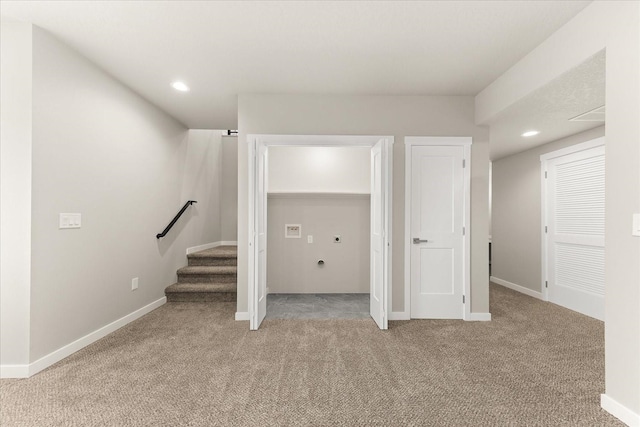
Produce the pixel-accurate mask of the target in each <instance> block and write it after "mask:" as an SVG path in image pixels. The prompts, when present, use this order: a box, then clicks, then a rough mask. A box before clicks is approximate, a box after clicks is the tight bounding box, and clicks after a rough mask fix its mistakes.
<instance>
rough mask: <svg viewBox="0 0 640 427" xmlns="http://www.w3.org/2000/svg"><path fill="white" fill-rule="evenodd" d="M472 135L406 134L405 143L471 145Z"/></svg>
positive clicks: (409, 144) (410, 144)
mask: <svg viewBox="0 0 640 427" xmlns="http://www.w3.org/2000/svg"><path fill="white" fill-rule="evenodd" d="M471 144H472V138H471V137H470V136H405V137H404V145H405V146H407V145H408V146H412V145H471Z"/></svg>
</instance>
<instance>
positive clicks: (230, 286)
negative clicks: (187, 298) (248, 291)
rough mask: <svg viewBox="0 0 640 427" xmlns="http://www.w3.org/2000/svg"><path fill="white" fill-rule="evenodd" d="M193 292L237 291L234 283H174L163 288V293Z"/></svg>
mask: <svg viewBox="0 0 640 427" xmlns="http://www.w3.org/2000/svg"><path fill="white" fill-rule="evenodd" d="M194 292H196V293H197V292H210V293H218V292H234V293H236V292H237V286H236V284H235V283H174V284H173V285H171V286H168V287H167V288H166V289H165V294H172V293H194Z"/></svg>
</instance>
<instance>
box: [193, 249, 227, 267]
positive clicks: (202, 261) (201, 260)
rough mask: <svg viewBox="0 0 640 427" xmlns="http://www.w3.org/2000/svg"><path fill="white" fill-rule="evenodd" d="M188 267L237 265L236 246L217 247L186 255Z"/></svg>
mask: <svg viewBox="0 0 640 427" xmlns="http://www.w3.org/2000/svg"><path fill="white" fill-rule="evenodd" d="M187 259H188V260H189V265H190V266H197V265H209V266H214V265H219V266H230V265H237V264H238V248H237V246H218V247H215V248H211V249H205V250H203V251H200V252H194V253H191V254H189V255H187Z"/></svg>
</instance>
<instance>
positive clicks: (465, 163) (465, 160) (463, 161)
mask: <svg viewBox="0 0 640 427" xmlns="http://www.w3.org/2000/svg"><path fill="white" fill-rule="evenodd" d="M462 167H463V168H466V167H467V159H462Z"/></svg>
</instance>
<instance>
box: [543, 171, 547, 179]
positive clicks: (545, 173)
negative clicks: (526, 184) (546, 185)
mask: <svg viewBox="0 0 640 427" xmlns="http://www.w3.org/2000/svg"><path fill="white" fill-rule="evenodd" d="M544 179H547V171H544Z"/></svg>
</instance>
